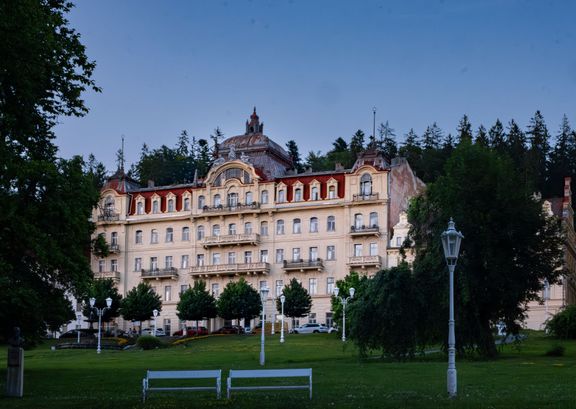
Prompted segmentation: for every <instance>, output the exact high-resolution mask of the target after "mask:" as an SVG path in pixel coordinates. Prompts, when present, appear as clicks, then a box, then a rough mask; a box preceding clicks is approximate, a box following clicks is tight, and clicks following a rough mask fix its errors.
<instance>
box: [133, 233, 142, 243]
mask: <svg viewBox="0 0 576 409" xmlns="http://www.w3.org/2000/svg"><path fill="white" fill-rule="evenodd" d="M142 238H143V234H142V230H136V236H135V242H136V244H142Z"/></svg>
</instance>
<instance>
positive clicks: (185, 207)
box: [183, 197, 190, 211]
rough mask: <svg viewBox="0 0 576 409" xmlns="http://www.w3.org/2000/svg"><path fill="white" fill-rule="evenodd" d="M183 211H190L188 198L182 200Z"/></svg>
mask: <svg viewBox="0 0 576 409" xmlns="http://www.w3.org/2000/svg"><path fill="white" fill-rule="evenodd" d="M183 210H184V211H189V210H190V198H189V197H185V198H184V209H183Z"/></svg>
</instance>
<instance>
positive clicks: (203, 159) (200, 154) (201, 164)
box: [195, 139, 212, 177]
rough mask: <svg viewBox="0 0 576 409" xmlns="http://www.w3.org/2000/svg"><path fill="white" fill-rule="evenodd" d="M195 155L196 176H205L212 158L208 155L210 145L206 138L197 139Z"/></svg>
mask: <svg viewBox="0 0 576 409" xmlns="http://www.w3.org/2000/svg"><path fill="white" fill-rule="evenodd" d="M195 156H196V169H198V176H200V177H205V176H206V175H207V174H208V170H210V166H212V158H211V157H210V146H209V145H208V141H207V140H206V139H198V151H197V152H196V153H195Z"/></svg>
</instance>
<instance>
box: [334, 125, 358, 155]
mask: <svg viewBox="0 0 576 409" xmlns="http://www.w3.org/2000/svg"><path fill="white" fill-rule="evenodd" d="M340 139H341V138H339V139H337V140H336V142H337V143H338V146H336V144H335V145H334V149H335V150H336V151H338V152H340V151H345V150H346V148H345V145H344V144H342V143H341V141H340ZM363 150H364V132H363V131H362V130H360V129H358V130H357V131H356V133H355V134H354V135H352V139H350V151H351V152H352V156H353V157H354V160H356V158H358V154H359V153H360V152H362V151H363Z"/></svg>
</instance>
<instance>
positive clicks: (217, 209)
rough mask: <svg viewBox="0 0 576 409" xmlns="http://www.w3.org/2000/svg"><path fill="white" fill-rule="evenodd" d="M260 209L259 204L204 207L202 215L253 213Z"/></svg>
mask: <svg viewBox="0 0 576 409" xmlns="http://www.w3.org/2000/svg"><path fill="white" fill-rule="evenodd" d="M258 209H260V203H259V202H252V203H250V204H242V203H237V204H236V205H233V206H224V205H218V206H204V207H203V208H202V213H236V212H245V211H252V210H258Z"/></svg>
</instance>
